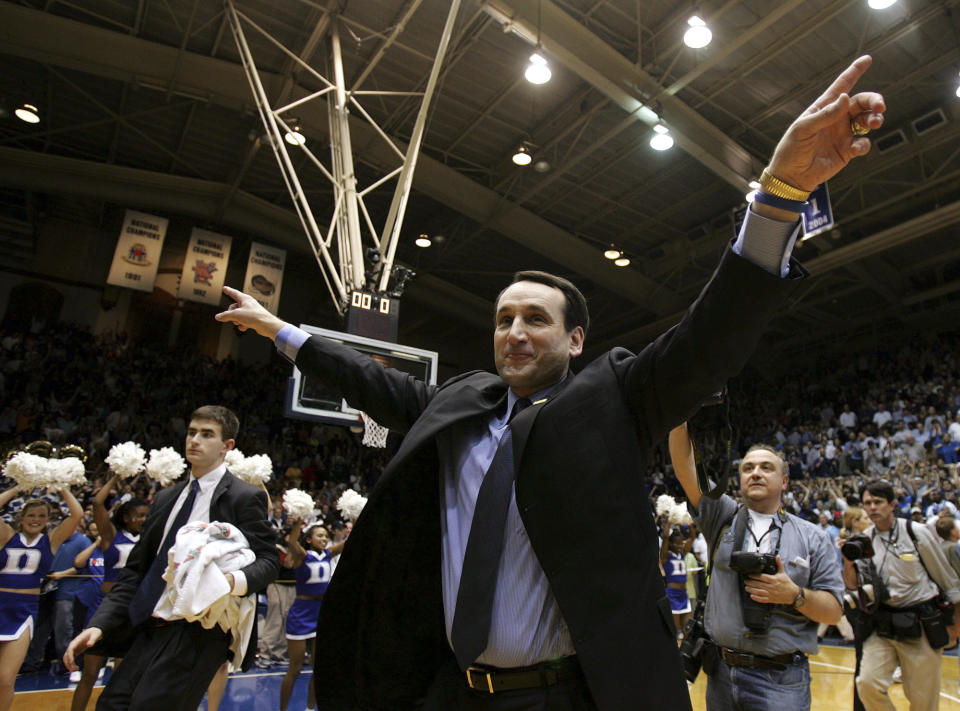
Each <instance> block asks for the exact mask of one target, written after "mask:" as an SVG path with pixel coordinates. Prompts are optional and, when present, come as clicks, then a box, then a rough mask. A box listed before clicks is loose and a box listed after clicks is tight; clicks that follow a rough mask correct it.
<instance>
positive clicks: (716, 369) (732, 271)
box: [610, 249, 806, 446]
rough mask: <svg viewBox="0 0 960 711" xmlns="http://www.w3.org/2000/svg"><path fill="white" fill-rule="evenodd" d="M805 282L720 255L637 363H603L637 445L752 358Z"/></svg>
mask: <svg viewBox="0 0 960 711" xmlns="http://www.w3.org/2000/svg"><path fill="white" fill-rule="evenodd" d="M805 275H806V272H805V270H803V268H802V267H801V266H800V265H799V264H798V263H796V262H793V263H792V264H791V271H790V275H789V277H788V278H785V279H783V278H780V277H778V276H775V275H773V274H770V273H769V272H767V271H765V270H764V269H762V268H761V267H758V266H757V265H755V264H753V263H751V262H750V261H749V260H747V259H745V258H743V257H740V256H738V255H736V254H734V253H733V252H732V251H731V250H729V249H728V250H727V251H726V253H725V254H724V256H723V258H722V260H721V262H720V266H719V267H717V270H716V271H715V272H714V274H713V276H712V277H711V279H710V281H709V282H708V283H707V285H706V286H705V287H704V289H703V291H702V292H701V293H700V295H699V296H698V297H697V299H696V301H694V303H693V304H692V305H691V306H690V308H689V309H687V311H686V313H685V314H684V316H683V318H682V319H681V321H680V323H678V324H677V325H676V326H674V327H673V328H671V329H670V330H669V331H667V332H666V333H664V334H663V335H661V336H660V337H659V338H657V339H656V340H655V341H654V342H653V343H651V344H650V345H649V346H647V347H646V348H644V349H643V351H641V352H640V354H639V355H637V356H632V355H630V354H629V353H627V352H626V351H623V350H622V349H615V350H614V351H612V352H611V354H610V357H611V358H612V359H613V360H614V368H615V369H616V370H617V372H618V377H619V378H620V384H621V388H622V392H623V393H624V396H625V398H626V400H627V403H628V405H629V407H630V409H631V411H632V412H633V413H634V417H635V419H636V421H637V423H638V433H640V434H641V435H645V440H646V441H645V444H646V445H647V446H653V445H654V444H656V443H657V442H659V441H660V439H662V438H663V437H664V436H665V435H666V434H667V432H669V430H670V429H672V428H673V427H676V426H677V425H678V424H680V423H681V422H683V421H684V420H686V419H688V418H689V417H690V416H692V415H693V414H694V413H695V412H696V411H697V409H698V408H699V406H700V404H701V403H702V402H703V401H704V400H705V399H706V398H707V397H708V396H709V395H710V394H712V393H715V392H718V391H720V390H722V389H723V387H724V386H725V385H726V383H727V381H728V380H729V379H730V378H732V377H733V376H735V375H736V374H737V373H739V372H740V370H741V369H742V368H743V366H744V365H745V364H746V362H747V360H748V359H749V358H750V356H751V355H752V354H753V352H754V350H755V349H756V347H757V344H758V343H759V342H760V337H761V336H762V335H763V333H764V331H765V330H766V328H767V325H768V324H769V322H770V321H771V320H772V319H773V318H774V317H775V316H776V315H777V314H778V313H779V311H780V309H781V305H782V303H783V301H784V300H785V299H786V297H787V296H788V295H789V294H790V292H791V291H792V290H793V288H795V286H796V284H798V283H799V281H800V279H801V278H802V277H803V276H805Z"/></svg>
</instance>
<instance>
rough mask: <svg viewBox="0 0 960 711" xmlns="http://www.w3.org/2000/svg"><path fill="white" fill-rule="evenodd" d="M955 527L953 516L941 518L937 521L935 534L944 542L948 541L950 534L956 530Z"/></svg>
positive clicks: (955, 522)
mask: <svg viewBox="0 0 960 711" xmlns="http://www.w3.org/2000/svg"><path fill="white" fill-rule="evenodd" d="M956 526H957V521H956V519H954V518H953V516H942V517H940V518H938V519H937V523H936V527H937V533H938V534H940V538H942V539H943V540H945V541H949V540H950V534H951V533H953V529H954V528H956Z"/></svg>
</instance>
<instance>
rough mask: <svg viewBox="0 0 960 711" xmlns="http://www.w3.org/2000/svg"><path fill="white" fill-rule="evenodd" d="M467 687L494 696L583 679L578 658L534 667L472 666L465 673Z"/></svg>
mask: <svg viewBox="0 0 960 711" xmlns="http://www.w3.org/2000/svg"><path fill="white" fill-rule="evenodd" d="M466 674H467V686H469V687H470V688H471V689H475V690H476V691H485V692H487V693H488V694H495V693H497V692H498V691H516V690H518V689H537V688H542V687H547V686H556V685H557V684H559V683H560V682H561V681H566V680H567V679H579V678H582V677H583V670H581V669H580V662H578V661H577V658H576V656H569V657H564V658H563V659H559V660H557V661H553V662H541V663H540V664H535V665H534V666H532V667H513V668H511V669H499V668H497V667H470V668H469V669H467V671H466Z"/></svg>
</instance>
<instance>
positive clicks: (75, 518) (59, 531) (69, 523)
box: [50, 488, 83, 553]
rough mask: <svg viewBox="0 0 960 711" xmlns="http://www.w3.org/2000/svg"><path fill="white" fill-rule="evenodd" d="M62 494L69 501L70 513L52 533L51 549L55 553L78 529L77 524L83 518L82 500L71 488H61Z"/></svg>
mask: <svg viewBox="0 0 960 711" xmlns="http://www.w3.org/2000/svg"><path fill="white" fill-rule="evenodd" d="M60 496H61V497H63V500H64V501H66V502H67V508H68V509H69V510H70V515H69V516H67V517H66V518H65V519H63V521H61V522H60V525H59V526H57V527H56V528H55V529H53V531H52V532H51V533H50V550H51V551H53V552H54V553H56V552H57V548H59V547H60V544H61V543H63V542H64V541H65V540H67V539H68V538H70V536H72V535H73V532H74V531H76V530H77V526H79V525H80V519H81V518H83V509H82V508H80V502H79V501H77V498H76V497H75V496H74V495H73V492H71V491H70V489H69V488H64V489H60Z"/></svg>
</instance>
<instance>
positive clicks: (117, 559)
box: [103, 531, 140, 583]
mask: <svg viewBox="0 0 960 711" xmlns="http://www.w3.org/2000/svg"><path fill="white" fill-rule="evenodd" d="M139 540H140V534H137V535H133V534H132V533H130V531H117V533H116V535H115V536H114V537H113V540H112V541H110V545H109V546H107V549H106V550H105V551H104V552H103V582H105V583H115V582H117V577H118V576H119V575H120V571H121V570H123V568H124V567H125V566H126V565H127V558H128V557H129V555H130V551H132V550H133V547H134V546H135V545H137V541H139Z"/></svg>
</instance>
